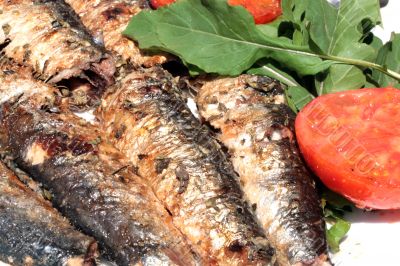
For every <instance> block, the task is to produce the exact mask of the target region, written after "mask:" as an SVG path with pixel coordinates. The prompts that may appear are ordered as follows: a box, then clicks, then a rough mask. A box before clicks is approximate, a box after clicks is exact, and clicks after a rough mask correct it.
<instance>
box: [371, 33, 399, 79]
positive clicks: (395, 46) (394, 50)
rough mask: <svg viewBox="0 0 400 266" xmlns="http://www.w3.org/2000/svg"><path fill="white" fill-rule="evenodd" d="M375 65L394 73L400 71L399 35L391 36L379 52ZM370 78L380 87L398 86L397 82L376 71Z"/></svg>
mask: <svg viewBox="0 0 400 266" xmlns="http://www.w3.org/2000/svg"><path fill="white" fill-rule="evenodd" d="M376 63H378V64H381V65H384V66H386V67H387V68H391V69H392V70H394V71H396V72H399V71H400V34H398V33H397V34H392V37H391V40H390V41H389V42H387V43H386V44H385V45H384V46H383V47H382V48H381V49H380V50H379V53H378V57H377V59H376ZM372 77H373V78H374V80H376V81H377V82H378V83H379V85H380V86H381V87H387V86H394V85H396V84H398V81H397V80H395V79H393V78H391V77H389V76H386V75H384V74H382V73H381V72H378V71H373V73H372Z"/></svg>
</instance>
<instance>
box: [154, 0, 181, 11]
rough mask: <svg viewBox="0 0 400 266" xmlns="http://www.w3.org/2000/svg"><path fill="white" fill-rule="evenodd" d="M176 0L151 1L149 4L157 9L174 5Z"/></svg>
mask: <svg viewBox="0 0 400 266" xmlns="http://www.w3.org/2000/svg"><path fill="white" fill-rule="evenodd" d="M175 1H176V0H151V1H150V4H151V6H152V7H153V8H155V9H157V8H159V7H162V6H165V5H169V4H172V3H174V2H175Z"/></svg>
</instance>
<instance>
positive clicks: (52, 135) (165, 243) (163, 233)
mask: <svg viewBox="0 0 400 266" xmlns="http://www.w3.org/2000/svg"><path fill="white" fill-rule="evenodd" d="M0 99H2V101H1V102H0V105H1V107H0V118H1V119H0V120H1V127H0V130H1V135H0V136H1V138H0V140H1V144H2V145H3V146H6V147H7V148H8V151H9V152H10V154H11V155H12V156H13V157H14V158H16V163H17V164H18V166H19V167H21V168H22V169H23V170H24V171H26V172H28V173H29V174H30V175H31V176H32V177H33V178H35V179H36V180H37V181H39V182H41V183H42V184H43V185H44V187H45V188H46V189H48V190H49V192H50V193H51V195H52V202H53V204H54V206H55V207H57V208H58V209H59V210H60V211H61V213H62V214H63V215H65V217H67V218H69V219H70V220H71V222H72V223H73V224H74V225H76V226H77V227H79V228H80V229H81V230H83V232H85V233H87V234H88V235H91V236H93V237H95V238H96V239H97V240H98V241H99V244H100V245H101V247H103V248H105V249H106V250H109V252H110V253H111V255H112V258H114V259H115V260H116V262H117V263H118V265H197V264H200V263H201V261H199V260H198V258H197V256H196V255H195V254H194V253H193V252H192V249H191V248H190V247H189V246H188V245H187V243H186V240H185V238H184V237H183V236H182V234H181V233H180V232H179V231H178V230H177V229H176V228H175V227H174V226H173V224H172V221H171V217H170V215H169V213H168V212H167V211H166V210H165V208H164V207H163V206H162V205H161V204H160V203H159V201H158V200H157V198H156V197H155V196H154V193H153V192H152V191H151V189H150V188H149V187H148V186H147V185H146V183H145V181H144V180H143V179H142V178H140V177H139V176H137V175H136V174H135V171H136V169H135V168H134V167H132V166H131V165H130V164H129V163H128V162H126V160H125V158H124V157H123V156H122V155H121V154H120V153H119V152H118V151H117V150H116V149H115V148H114V147H113V146H112V145H110V144H108V143H107V140H106V138H104V136H103V134H102V132H100V131H99V130H98V129H97V128H96V127H95V126H91V125H89V124H88V123H87V122H85V121H83V120H81V119H79V118H78V117H76V116H74V115H73V114H71V113H69V112H68V111H66V110H60V108H61V107H62V106H61V107H60V105H59V103H60V102H61V101H60V99H59V97H58V94H57V92H56V91H55V90H54V89H53V88H51V87H49V86H47V85H46V84H44V83H41V82H38V81H35V80H33V79H32V78H29V76H28V77H27V75H25V74H24V73H23V72H22V71H19V72H16V71H15V69H14V70H13V71H10V70H4V69H3V73H2V74H1V75H0Z"/></svg>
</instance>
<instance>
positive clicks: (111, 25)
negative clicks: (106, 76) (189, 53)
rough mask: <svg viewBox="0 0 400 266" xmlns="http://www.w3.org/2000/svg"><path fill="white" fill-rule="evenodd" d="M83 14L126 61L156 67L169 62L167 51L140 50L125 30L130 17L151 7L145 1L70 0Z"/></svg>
mask: <svg viewBox="0 0 400 266" xmlns="http://www.w3.org/2000/svg"><path fill="white" fill-rule="evenodd" d="M66 2H67V3H68V4H70V5H71V7H72V8H73V9H74V10H75V12H76V13H77V14H78V15H79V16H80V18H81V20H82V22H83V24H84V25H85V26H86V27H87V28H88V29H89V30H90V31H91V32H92V34H93V36H95V39H98V40H99V41H100V42H103V43H104V45H105V47H106V48H107V49H108V50H110V51H113V52H114V53H115V55H119V56H120V57H121V59H122V60H123V62H124V63H125V62H127V63H130V64H133V65H135V66H146V67H150V66H154V65H156V64H162V63H164V62H166V61H167V56H166V55H165V54H157V55H150V54H148V53H146V52H144V51H140V50H139V48H138V45H137V43H135V42H134V41H132V40H130V39H128V38H127V37H125V36H124V35H122V32H123V31H124V30H125V28H126V26H128V23H129V20H130V19H131V18H132V17H133V16H135V15H136V14H138V13H139V12H140V11H141V10H142V9H146V8H149V6H148V3H147V1H145V0H86V1H81V0H66Z"/></svg>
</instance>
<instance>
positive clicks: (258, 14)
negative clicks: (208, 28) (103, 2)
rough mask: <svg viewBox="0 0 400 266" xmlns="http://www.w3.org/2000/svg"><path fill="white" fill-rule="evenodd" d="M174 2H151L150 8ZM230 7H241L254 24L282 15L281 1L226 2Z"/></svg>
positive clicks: (250, 0) (269, 20) (160, 0)
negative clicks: (252, 19) (248, 14)
mask: <svg viewBox="0 0 400 266" xmlns="http://www.w3.org/2000/svg"><path fill="white" fill-rule="evenodd" d="M174 2H176V0H151V1H150V3H151V6H152V7H153V8H155V9H157V8H159V7H162V6H165V5H169V4H172V3H174ZM228 3H229V4H230V5H231V6H237V5H241V6H243V7H244V8H246V9H247V10H248V11H249V12H250V13H251V14H252V15H253V17H254V22H255V23H256V24H265V23H268V22H271V21H273V20H275V19H276V18H277V17H279V16H280V15H281V14H282V8H281V0H228Z"/></svg>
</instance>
